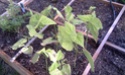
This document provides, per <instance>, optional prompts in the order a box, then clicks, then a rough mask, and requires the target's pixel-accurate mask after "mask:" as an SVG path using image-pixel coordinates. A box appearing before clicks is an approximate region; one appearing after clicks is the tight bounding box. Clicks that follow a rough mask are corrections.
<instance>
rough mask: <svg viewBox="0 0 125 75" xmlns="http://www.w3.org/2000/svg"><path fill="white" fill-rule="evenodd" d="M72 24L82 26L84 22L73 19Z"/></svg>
mask: <svg viewBox="0 0 125 75" xmlns="http://www.w3.org/2000/svg"><path fill="white" fill-rule="evenodd" d="M71 22H72V24H73V25H80V24H82V23H83V21H81V20H78V19H73V20H72V21H71Z"/></svg>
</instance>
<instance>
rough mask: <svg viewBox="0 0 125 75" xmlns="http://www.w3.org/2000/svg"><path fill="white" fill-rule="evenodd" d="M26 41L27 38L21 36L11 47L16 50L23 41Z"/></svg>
mask: <svg viewBox="0 0 125 75" xmlns="http://www.w3.org/2000/svg"><path fill="white" fill-rule="evenodd" d="M26 42H27V39H25V38H22V39H20V40H19V41H17V42H16V43H15V44H14V45H13V46H12V49H13V50H17V49H18V48H20V47H22V46H24V43H26Z"/></svg>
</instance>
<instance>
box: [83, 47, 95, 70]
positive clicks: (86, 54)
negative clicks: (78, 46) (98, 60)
mask: <svg viewBox="0 0 125 75" xmlns="http://www.w3.org/2000/svg"><path fill="white" fill-rule="evenodd" d="M83 53H84V55H85V56H86V58H87V60H88V61H89V63H90V65H91V69H92V71H94V61H93V59H92V56H91V54H90V53H89V52H88V51H87V50H86V49H85V50H83Z"/></svg>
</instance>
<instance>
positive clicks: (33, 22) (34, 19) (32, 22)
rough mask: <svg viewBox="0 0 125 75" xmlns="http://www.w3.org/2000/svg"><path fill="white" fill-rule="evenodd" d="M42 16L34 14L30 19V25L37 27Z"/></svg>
mask: <svg viewBox="0 0 125 75" xmlns="http://www.w3.org/2000/svg"><path fill="white" fill-rule="evenodd" d="M40 16H41V15H40V14H32V15H31V17H30V22H29V25H32V26H33V27H35V26H36V24H37V23H38V20H39V19H40Z"/></svg>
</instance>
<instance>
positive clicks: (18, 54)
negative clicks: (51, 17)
mask: <svg viewBox="0 0 125 75" xmlns="http://www.w3.org/2000/svg"><path fill="white" fill-rule="evenodd" d="M74 1H75V0H71V1H70V2H69V3H68V4H67V5H71V4H72V3H73V2H74ZM67 5H66V6H67ZM64 9H65V7H64V8H63V9H62V11H63V10H64ZM55 17H59V15H56V16H55ZM48 27H49V25H47V26H45V27H44V28H43V29H41V30H40V31H39V33H43V32H44V31H45V30H46V29H47V28H48ZM36 38H37V37H33V38H32V39H31V40H30V41H29V42H28V43H27V44H26V45H25V46H24V47H23V48H25V47H28V46H29V45H30V44H31V43H32V42H34V41H35V39H36ZM23 48H21V49H20V50H19V52H18V53H17V54H16V55H15V56H14V57H13V58H12V59H11V60H10V61H11V62H14V61H15V60H16V58H17V57H18V56H20V55H21V54H22V53H23V52H22V51H23Z"/></svg>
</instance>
